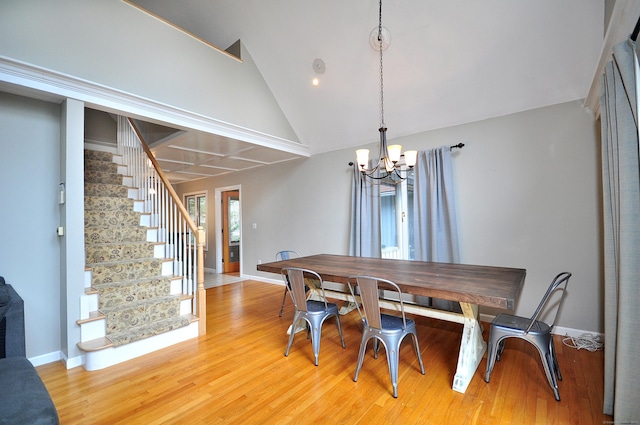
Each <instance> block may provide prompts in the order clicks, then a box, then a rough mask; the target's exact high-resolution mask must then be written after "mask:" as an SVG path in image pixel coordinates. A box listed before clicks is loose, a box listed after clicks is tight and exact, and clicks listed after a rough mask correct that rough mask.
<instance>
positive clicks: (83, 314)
mask: <svg viewBox="0 0 640 425" xmlns="http://www.w3.org/2000/svg"><path fill="white" fill-rule="evenodd" d="M97 310H98V294H97V293H95V294H87V295H83V296H81V297H80V319H88V318H89V313H91V312H92V311H97Z"/></svg>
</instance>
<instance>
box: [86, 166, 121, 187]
mask: <svg viewBox="0 0 640 425" xmlns="http://www.w3.org/2000/svg"><path fill="white" fill-rule="evenodd" d="M84 181H85V183H107V184H122V182H123V176H122V174H117V173H106V172H104V171H92V170H87V169H86V168H85V170H84Z"/></svg>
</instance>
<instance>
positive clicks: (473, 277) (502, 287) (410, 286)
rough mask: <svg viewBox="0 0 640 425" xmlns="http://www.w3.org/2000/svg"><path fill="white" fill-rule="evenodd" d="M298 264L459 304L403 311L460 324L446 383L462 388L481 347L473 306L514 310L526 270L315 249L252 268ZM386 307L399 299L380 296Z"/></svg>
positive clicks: (341, 293) (343, 279) (344, 296)
mask: <svg viewBox="0 0 640 425" xmlns="http://www.w3.org/2000/svg"><path fill="white" fill-rule="evenodd" d="M286 267H300V268H305V269H310V270H313V271H315V272H316V273H318V274H319V275H320V276H321V277H322V279H323V280H324V281H326V282H335V283H338V284H345V285H346V284H347V281H348V279H349V277H350V276H357V275H365V276H374V277H378V278H383V279H388V280H391V281H393V282H395V283H396V284H397V285H398V286H399V287H400V289H401V290H402V292H403V293H405V294H412V295H419V296H424V297H432V298H440V299H444V300H450V301H454V302H457V303H459V304H460V308H461V310H462V313H456V312H450V311H444V310H438V309H434V308H430V307H428V306H422V305H418V304H411V303H405V306H404V307H405V311H406V312H408V313H413V314H419V315H423V316H427V317H432V318H436V319H440V320H448V321H453V322H456V323H461V324H462V325H463V330H462V339H461V342H460V350H459V353H458V364H457V368H456V372H455V375H454V378H453V385H452V388H453V389H454V390H455V391H458V392H461V393H464V392H465V391H466V389H467V387H468V386H469V383H470V382H471V379H472V378H473V375H474V374H475V371H476V370H477V368H478V365H479V364H480V361H481V359H482V356H483V355H484V353H485V352H486V349H487V344H486V342H485V341H484V339H483V338H482V327H481V325H480V322H479V321H478V306H486V307H493V308H499V309H504V310H514V309H515V304H516V300H517V299H518V297H519V295H520V292H521V290H522V285H523V284H524V280H525V276H526V270H524V269H517V268H508V267H498V266H484V265H469V264H454V263H435V262H426V261H412V260H398V259H385V258H369V257H355V256H348V255H330V254H319V255H311V256H306V257H299V258H291V259H289V260H284V261H275V262H271V263H263V264H258V265H257V270H259V271H263V272H270V273H278V274H280V273H281V271H282V269H283V268H286ZM325 292H326V294H327V297H328V298H336V299H341V300H345V301H354V300H352V299H351V298H352V297H351V294H350V293H349V291H348V290H340V289H336V290H327V291H325ZM383 306H384V307H386V308H391V309H397V308H398V306H399V304H398V303H397V302H394V301H389V300H387V301H384V302H383Z"/></svg>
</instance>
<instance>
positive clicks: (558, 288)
mask: <svg viewBox="0 0 640 425" xmlns="http://www.w3.org/2000/svg"><path fill="white" fill-rule="evenodd" d="M570 277H571V273H569V272H562V273H559V274H558V275H557V276H556V277H555V278H554V279H553V281H551V285H549V288H548V289H547V292H545V294H544V296H543V297H542V300H541V301H540V304H539V305H538V308H536V311H535V312H534V313H533V316H531V323H530V324H529V326H528V327H527V330H526V332H529V331H530V330H531V327H532V326H533V325H534V323H535V322H536V321H537V320H540V314H541V313H542V312H543V311H544V313H545V316H547V315H548V316H549V317H553V321H552V322H551V323H548V322H546V321H545V323H547V324H548V325H549V327H550V329H553V327H554V326H555V324H556V320H557V318H558V313H559V312H560V308H561V307H562V303H563V302H564V298H565V295H566V294H567V285H568V284H569V278H570ZM550 300H553V304H551V305H547V304H548V303H549V301H550Z"/></svg>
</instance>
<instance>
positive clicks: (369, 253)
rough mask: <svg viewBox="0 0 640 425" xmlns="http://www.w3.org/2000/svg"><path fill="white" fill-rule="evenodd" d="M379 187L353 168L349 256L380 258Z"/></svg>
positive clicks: (355, 167)
mask: <svg viewBox="0 0 640 425" xmlns="http://www.w3.org/2000/svg"><path fill="white" fill-rule="evenodd" d="M381 240H382V239H381V237H380V186H378V185H377V184H372V183H371V182H369V181H368V180H366V179H363V178H362V173H360V171H359V170H358V166H357V165H354V166H353V184H352V186H351V236H350V238H349V255H355V256H358V257H373V258H380V256H381V252H382V247H381V245H382V242H381Z"/></svg>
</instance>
